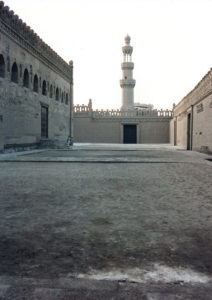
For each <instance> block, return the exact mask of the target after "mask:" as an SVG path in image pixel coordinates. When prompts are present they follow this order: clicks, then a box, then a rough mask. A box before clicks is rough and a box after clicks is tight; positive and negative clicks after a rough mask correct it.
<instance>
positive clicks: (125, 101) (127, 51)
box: [120, 35, 135, 110]
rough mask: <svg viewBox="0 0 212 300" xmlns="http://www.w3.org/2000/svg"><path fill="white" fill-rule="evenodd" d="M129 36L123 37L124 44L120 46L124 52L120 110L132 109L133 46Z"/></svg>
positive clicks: (133, 81)
mask: <svg viewBox="0 0 212 300" xmlns="http://www.w3.org/2000/svg"><path fill="white" fill-rule="evenodd" d="M130 40H131V38H130V36H129V35H127V36H126V37H125V46H124V47H122V52H123V54H124V62H123V63H122V64H121V68H122V74H123V75H122V79H121V80H120V86H121V88H122V107H121V109H122V110H129V109H134V87H135V80H134V79H133V69H134V63H133V62H132V52H133V47H132V46H130Z"/></svg>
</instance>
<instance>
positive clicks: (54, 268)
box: [0, 144, 212, 300]
mask: <svg viewBox="0 0 212 300" xmlns="http://www.w3.org/2000/svg"><path fill="white" fill-rule="evenodd" d="M207 159H211V156H207V155H205V154H202V153H197V152H191V151H184V150H183V149H180V148H176V147H172V146H170V145H110V144H105V145H104V144H77V145H75V146H74V147H73V150H44V151H35V150H34V151H27V152H24V153H23V152H22V153H10V154H1V155H0V220H1V222H0V232H1V242H0V257H1V260H0V299H1V300H3V299H15V300H16V299H30V300H31V299H32V300H34V299H45V300H50V299H51V300H54V299H58V300H60V299H148V300H150V299H153V300H159V299H212V284H211V283H212V235H211V231H212V209H211V208H212V188H211V186H212V180H211V171H212V162H211V161H209V160H207Z"/></svg>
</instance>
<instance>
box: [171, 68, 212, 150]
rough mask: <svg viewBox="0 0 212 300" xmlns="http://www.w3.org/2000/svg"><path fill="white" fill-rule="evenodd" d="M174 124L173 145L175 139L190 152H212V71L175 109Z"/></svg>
mask: <svg viewBox="0 0 212 300" xmlns="http://www.w3.org/2000/svg"><path fill="white" fill-rule="evenodd" d="M189 118H190V119H189ZM189 120H190V122H189ZM174 121H175V122H176V127H177V129H176V133H175V134H174V127H173V126H172V125H173V124H172V122H174ZM172 122H171V123H170V126H171V127H170V131H171V132H172V133H171V143H173V144H174V138H175V139H176V141H177V145H179V146H182V147H184V148H187V149H188V150H191V149H193V150H197V151H204V152H212V70H210V71H209V72H208V73H207V74H206V75H205V76H204V77H203V79H202V80H201V81H200V82H199V83H198V84H197V85H196V87H195V88H194V89H193V90H192V91H191V92H190V93H189V94H188V95H187V96H185V97H184V98H183V99H182V100H181V101H180V102H179V103H178V104H177V105H176V106H175V107H174V119H173V121H172ZM189 123H190V126H189Z"/></svg>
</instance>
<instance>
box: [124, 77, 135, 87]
mask: <svg viewBox="0 0 212 300" xmlns="http://www.w3.org/2000/svg"><path fill="white" fill-rule="evenodd" d="M135 83H136V81H135V79H121V80H120V86H121V87H122V88H123V87H132V88H134V86H135Z"/></svg>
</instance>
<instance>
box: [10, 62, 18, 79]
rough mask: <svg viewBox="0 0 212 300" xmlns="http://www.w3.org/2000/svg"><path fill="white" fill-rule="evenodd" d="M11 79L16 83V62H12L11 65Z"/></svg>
mask: <svg viewBox="0 0 212 300" xmlns="http://www.w3.org/2000/svg"><path fill="white" fill-rule="evenodd" d="M11 81H12V82H15V83H18V67H17V64H16V63H14V64H13V66H12V74H11Z"/></svg>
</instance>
